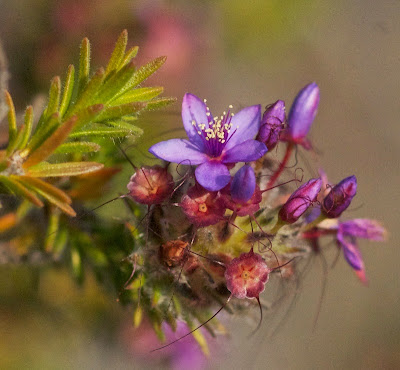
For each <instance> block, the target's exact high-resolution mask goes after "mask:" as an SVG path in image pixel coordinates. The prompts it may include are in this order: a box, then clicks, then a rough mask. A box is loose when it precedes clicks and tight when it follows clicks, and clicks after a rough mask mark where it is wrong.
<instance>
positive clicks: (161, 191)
mask: <svg viewBox="0 0 400 370" xmlns="http://www.w3.org/2000/svg"><path fill="white" fill-rule="evenodd" d="M127 188H128V190H129V196H131V197H132V198H133V199H134V200H135V201H136V202H138V203H141V204H160V203H162V202H163V201H164V200H165V199H167V198H168V197H169V196H170V195H171V193H172V191H173V188H174V181H173V178H172V176H171V174H170V173H168V170H167V169H166V168H163V167H161V166H152V167H141V168H139V169H138V170H137V171H136V172H135V173H134V174H133V176H132V177H131V179H130V180H129V183H128V185H127Z"/></svg>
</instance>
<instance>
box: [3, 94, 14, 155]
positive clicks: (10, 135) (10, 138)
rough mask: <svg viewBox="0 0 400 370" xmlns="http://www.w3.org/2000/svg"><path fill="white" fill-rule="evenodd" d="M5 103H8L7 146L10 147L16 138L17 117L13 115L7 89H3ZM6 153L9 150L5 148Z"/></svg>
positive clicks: (12, 107) (12, 103) (12, 105)
mask: <svg viewBox="0 0 400 370" xmlns="http://www.w3.org/2000/svg"><path fill="white" fill-rule="evenodd" d="M5 98H6V104H7V105H8V109H9V110H8V147H10V148H12V147H13V144H14V142H15V140H16V139H17V117H16V115H15V107H14V102H13V100H12V98H11V95H10V93H9V92H8V91H5ZM7 153H8V154H10V152H9V151H8V150H7Z"/></svg>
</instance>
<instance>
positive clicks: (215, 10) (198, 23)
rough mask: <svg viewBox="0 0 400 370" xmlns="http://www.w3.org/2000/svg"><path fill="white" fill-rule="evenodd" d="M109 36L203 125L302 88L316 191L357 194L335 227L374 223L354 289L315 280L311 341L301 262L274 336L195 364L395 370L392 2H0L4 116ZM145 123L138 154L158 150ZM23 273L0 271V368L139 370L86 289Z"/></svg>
mask: <svg viewBox="0 0 400 370" xmlns="http://www.w3.org/2000/svg"><path fill="white" fill-rule="evenodd" d="M124 28H127V29H128V31H129V36H130V44H131V45H134V44H135V45H139V46H140V52H139V59H140V61H141V62H142V63H144V62H146V61H148V60H149V59H151V58H152V57H156V56H159V55H167V56H168V60H167V64H166V65H165V67H164V68H162V69H161V70H160V72H158V73H157V75H156V76H155V78H153V79H152V80H151V84H152V85H156V84H159V85H163V86H165V88H166V95H170V96H176V97H177V98H178V101H180V99H181V98H182V96H183V94H184V93H185V92H187V91H190V92H192V93H195V94H197V95H199V96H201V97H206V98H207V99H208V102H209V104H210V106H211V108H214V111H215V112H217V111H218V110H222V109H224V108H225V107H226V106H227V105H228V104H233V105H234V106H235V107H236V108H240V107H241V106H246V105H249V104H256V103H261V104H263V105H266V104H268V103H271V102H273V101H275V100H277V99H283V100H285V101H286V103H287V105H288V106H289V105H290V104H291V102H292V101H293V98H294V96H295V94H296V92H297V91H298V90H299V89H300V88H301V87H302V86H303V85H305V84H306V83H308V82H311V81H316V82H317V83H318V85H319V86H320V89H321V101H320V109H319V113H318V116H317V119H316V121H315V123H314V126H313V128H312V132H311V136H312V140H313V143H314V145H315V146H316V148H317V150H318V151H319V152H320V153H321V156H320V159H319V162H318V164H313V168H317V167H318V165H320V166H323V168H324V169H325V170H326V172H327V173H328V176H329V178H330V180H331V181H332V182H337V181H339V180H341V179H342V178H344V177H346V176H349V175H351V174H355V175H356V176H357V178H358V185H359V191H358V195H357V197H356V198H355V200H354V201H353V206H352V208H353V211H352V212H348V213H347V217H351V218H356V217H369V218H374V219H378V220H381V221H383V223H384V224H385V226H386V227H387V228H388V230H389V233H390V238H389V241H388V242H387V243H385V244H383V243H382V244H379V243H369V242H363V241H361V242H360V245H361V250H362V253H363V256H364V259H365V263H366V266H367V274H368V277H369V280H370V285H369V287H368V288H365V287H363V286H362V285H361V284H360V283H359V282H358V280H357V279H356V277H355V276H354V274H353V273H352V271H351V269H350V268H349V267H348V266H347V265H346V263H345V262H344V260H343V258H341V259H340V261H339V263H338V264H337V265H336V266H335V268H334V269H332V270H330V271H329V275H328V283H327V286H326V294H325V296H324V298H323V302H322V309H321V312H320V317H319V321H318V324H317V327H316V330H315V332H314V333H313V332H312V327H313V319H314V317H315V312H316V310H317V306H318V300H319V297H320V292H321V279H322V276H323V274H322V272H321V265H320V263H319V261H318V260H317V259H316V260H315V261H314V262H313V263H312V264H311V265H310V267H309V268H310V269H312V270H311V271H310V273H309V274H308V276H307V277H306V278H305V280H304V281H303V284H302V287H301V297H300V299H299V300H298V301H297V304H296V306H295V308H294V309H292V311H291V313H290V314H289V315H287V318H286V320H285V321H287V322H285V324H284V325H283V326H282V327H280V329H279V331H278V333H277V334H276V335H275V336H274V337H273V338H272V339H269V340H267V341H264V342H262V343H261V342H260V340H261V339H260V338H262V334H261V335H259V336H257V337H256V338H251V339H246V335H247V333H248V332H249V327H248V326H245V325H244V323H243V320H240V319H239V318H238V319H236V320H235V321H234V322H233V323H232V327H233V330H234V333H233V335H232V337H233V340H232V346H233V350H232V349H231V350H227V352H228V353H227V354H221V356H220V358H218V359H215V361H214V362H213V363H212V365H210V366H212V367H216V368H235V369H236V368H260V369H262V368H270V369H288V368H290V369H321V368H323V369H325V368H332V369H376V368H379V369H395V368H400V309H399V307H400V295H399V293H400V289H399V273H398V271H399V269H398V262H399V260H400V258H399V257H400V253H399V242H400V240H399V233H398V229H399V223H398V217H399V216H398V214H399V211H398V207H399V206H400V204H399V201H398V199H399V196H398V189H399V185H400V181H399V180H400V178H399V158H400V145H399V144H400V125H399V113H400V104H399V102H400V101H399V87H400V74H399V71H400V54H399V50H400V2H399V1H395V0H392V1H389V0H383V1H379V2H378V1H373V0H359V1H356V0H351V1H337V0H335V1H333V0H329V1H322V0H309V1H295V0H288V1H281V0H274V1H268V0H254V1H239V0H220V1H200V0H198V1H184V0H180V1H179V0H170V1H133V0H129V1H128V0H114V1H109V0H59V1H51V0H35V1H32V0H18V1H11V0H1V1H0V38H1V40H2V41H3V44H4V48H5V51H6V53H7V56H8V59H9V64H10V72H11V81H10V90H11V93H12V95H13V97H14V98H15V101H16V105H17V107H19V109H23V108H24V107H25V106H26V105H27V104H28V103H30V102H31V101H32V100H33V99H34V97H35V95H36V94H37V93H38V92H46V91H47V89H48V86H49V81H50V79H51V77H52V76H53V75H55V74H61V76H64V73H65V71H66V67H67V66H68V64H69V63H71V62H76V61H77V58H78V45H79V42H80V40H81V39H82V38H83V37H84V36H88V37H89V39H90V40H91V42H92V44H93V52H94V53H93V62H94V64H95V65H102V64H104V62H105V61H106V60H107V58H108V56H109V53H110V51H111V50H112V47H113V44H114V42H115V40H116V38H117V36H118V34H119V33H120V32H121V30H122V29H124ZM178 110H179V103H178V104H177V105H176V111H178ZM157 120H158V121H157V122H158V123H159V122H164V120H165V125H166V129H167V128H168V127H179V126H180V124H181V123H180V119H179V116H178V117H174V116H172V118H171V117H169V118H163V116H161V115H160V116H159V117H158V118H157ZM3 124H4V123H3ZM151 125H152V122H151V120H149V123H148V126H147V127H145V129H146V130H147V136H146V137H147V138H148V140H149V144H150V142H151V141H156V140H157V139H158V138H155V137H154V134H155V133H156V132H155V131H152V128H151ZM152 134H153V135H152ZM146 140H147V139H146ZM309 159H310V157H309ZM304 167H305V166H304ZM307 176H309V174H307ZM331 259H332V258H331ZM37 275H38V274H37V271H35V269H23V268H22V269H21V268H15V267H8V268H2V269H1V271H0V289H1V293H0V299H1V300H0V305H1V306H3V308H5V310H4V312H5V315H4V317H3V318H2V319H1V321H0V331H1V332H2V334H1V335H0V358H1V360H0V367H2V368H32V369H36V368H37V369H43V368H60V369H64V368H66V369H68V368H101V369H106V368H136V367H137V368H139V367H141V366H143V365H137V362H136V361H135V360H134V359H133V357H131V356H130V355H129V354H128V353H127V351H126V348H124V346H123V345H121V342H120V341H118V340H117V339H116V338H120V334H119V332H120V327H119V326H118V324H116V323H118V322H119V323H121V322H122V320H120V319H119V318H120V317H123V316H124V315H125V316H126V317H125V319H126V321H127V323H129V322H130V320H131V318H130V316H129V315H127V314H124V313H123V312H122V310H121V309H120V308H119V306H118V304H117V303H116V302H113V301H111V302H110V300H109V299H108V298H106V297H104V296H103V295H102V293H101V292H100V291H99V289H97V288H96V285H95V284H94V283H93V282H92V281H91V279H90V277H89V279H88V282H87V283H86V284H85V286H84V288H82V289H77V288H76V286H75V285H74V283H73V282H71V281H70V280H69V278H68V275H67V273H66V272H65V271H62V270H60V269H57V270H52V269H49V270H48V271H46V272H45V273H44V275H43V276H42V277H41V279H40V284H39V283H37V284H38V285H37V286H35V282H36V280H38V278H37ZM32 287H35V289H36V290H35V292H33V291H32V290H33V288H32ZM37 292H39V294H37ZM268 320H270V319H267V320H266V321H265V323H264V326H263V329H262V330H265V332H267V331H268V322H269V321H268ZM254 352H256V353H258V356H254Z"/></svg>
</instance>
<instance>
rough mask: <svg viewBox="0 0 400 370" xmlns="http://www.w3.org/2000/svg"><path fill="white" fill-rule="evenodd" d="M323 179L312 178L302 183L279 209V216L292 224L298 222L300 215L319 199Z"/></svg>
mask: <svg viewBox="0 0 400 370" xmlns="http://www.w3.org/2000/svg"><path fill="white" fill-rule="evenodd" d="M321 184H322V181H321V179H319V178H318V179H311V180H309V181H308V182H306V183H305V184H303V185H301V186H300V187H299V188H298V189H297V190H296V191H295V192H294V193H293V194H292V195H291V196H290V197H289V199H288V200H287V201H286V203H285V204H284V205H283V206H282V208H281V209H280V211H279V218H280V219H281V220H282V221H284V222H287V223H289V224H292V223H293V222H296V221H297V220H298V219H299V218H300V216H301V215H302V214H303V213H304V212H305V211H307V209H308V207H310V205H311V203H312V202H314V201H315V200H316V199H317V196H318V193H319V191H320V190H321Z"/></svg>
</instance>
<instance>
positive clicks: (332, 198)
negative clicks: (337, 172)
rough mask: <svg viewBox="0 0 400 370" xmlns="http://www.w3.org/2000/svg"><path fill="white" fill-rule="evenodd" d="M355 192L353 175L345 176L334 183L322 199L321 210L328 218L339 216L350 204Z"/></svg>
mask: <svg viewBox="0 0 400 370" xmlns="http://www.w3.org/2000/svg"><path fill="white" fill-rule="evenodd" d="M356 192H357V179H356V177H355V176H349V177H346V178H345V179H344V180H342V181H340V182H339V184H337V185H335V186H334V187H333V188H332V189H331V191H330V192H329V194H328V195H327V196H326V197H325V199H324V207H323V212H324V213H325V215H326V216H327V217H329V218H337V217H339V216H340V215H341V214H342V213H343V211H344V210H345V209H346V208H347V207H348V206H349V205H350V203H351V200H352V199H353V198H354V196H355V195H356Z"/></svg>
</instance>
